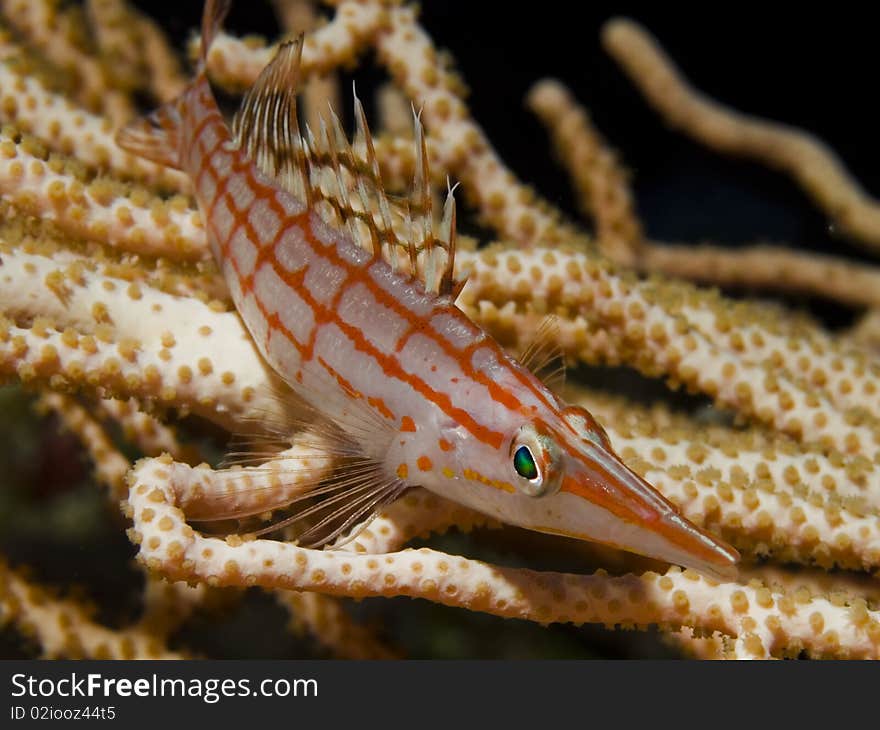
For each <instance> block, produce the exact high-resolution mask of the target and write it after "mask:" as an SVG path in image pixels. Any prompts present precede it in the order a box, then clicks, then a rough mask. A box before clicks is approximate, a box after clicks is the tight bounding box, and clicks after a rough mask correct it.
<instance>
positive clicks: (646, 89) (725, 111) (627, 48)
mask: <svg viewBox="0 0 880 730" xmlns="http://www.w3.org/2000/svg"><path fill="white" fill-rule="evenodd" d="M602 40H603V42H604V44H605V48H606V49H607V50H608V52H609V53H610V54H611V55H612V56H613V57H614V59H615V60H616V61H617V62H618V63H619V64H620V65H621V66H622V68H623V69H624V71H626V73H627V74H629V76H630V78H631V79H632V80H633V82H634V83H635V84H636V86H637V87H638V88H639V90H640V91H641V92H642V94H644V96H645V98H646V99H647V100H648V102H649V103H650V104H651V106H652V107H654V108H655V109H656V110H657V111H658V112H659V113H660V114H661V115H662V116H663V118H664V119H665V120H666V121H667V122H668V123H669V124H670V125H672V126H673V127H675V128H676V129H679V130H681V131H682V132H684V133H685V134H687V135H689V136H691V137H693V138H694V139H697V140H699V141H700V142H701V143H703V144H705V145H706V146H708V147H711V148H713V149H716V150H718V151H719V152H725V153H729V154H736V155H742V156H745V157H750V158H752V159H755V160H758V161H759V162H762V163H764V164H766V165H769V166H771V167H776V168H778V169H780V170H782V171H783V172H785V173H787V174H788V175H790V176H791V177H792V178H793V179H794V180H795V181H796V182H797V183H798V184H799V185H800V186H801V187H802V188H803V190H804V191H805V192H806V193H807V194H808V195H809V196H810V197H811V198H813V200H814V201H815V202H816V204H817V205H818V206H819V207H820V208H822V210H824V211H825V213H826V214H827V215H828V216H829V217H830V218H831V219H832V220H833V221H834V222H835V224H836V225H837V226H838V227H839V228H840V230H841V231H843V232H845V233H847V234H849V235H850V236H853V237H854V238H855V239H857V240H859V241H861V242H862V243H864V244H865V245H866V246H868V247H870V248H871V249H873V250H877V249H878V248H880V205H878V203H877V202H876V201H875V200H874V199H873V198H871V197H870V196H869V195H868V194H867V193H865V192H864V190H862V189H861V187H860V186H859V184H858V183H857V182H856V181H855V180H854V179H853V177H852V176H851V175H850V174H849V172H847V170H846V169H845V168H844V166H843V164H842V163H841V162H840V161H839V160H838V159H837V157H836V155H835V154H834V153H833V152H832V151H831V150H830V149H829V148H828V147H827V145H825V144H824V143H822V142H820V141H819V140H818V139H816V137H814V136H813V135H811V134H809V133H807V132H805V131H803V130H800V129H797V128H795V127H790V126H787V125H783V124H777V123H774V122H768V121H765V120H762V119H757V118H755V117H751V116H748V115H746V114H742V113H740V112H737V111H734V110H732V109H729V108H728V107H725V106H723V105H722V104H719V103H718V102H716V101H713V100H711V99H709V98H707V97H705V96H703V95H702V94H700V93H699V92H697V91H695V90H694V89H692V88H691V87H690V86H688V85H687V83H686V82H685V81H684V79H683V77H682V76H681V74H680V73H679V71H678V70H677V69H676V68H675V66H674V65H673V63H672V61H671V60H670V59H669V57H668V56H667V55H666V54H665V53H664V52H663V50H662V49H661V48H660V46H659V45H658V44H657V42H656V41H655V40H654V39H653V38H652V37H651V36H650V35H649V34H648V32H647V31H645V30H644V29H643V28H642V27H641V26H639V25H638V24H637V23H634V22H632V21H630V20H624V19H616V20H613V21H610V22H609V23H608V24H607V25H606V26H605V28H604V30H603V32H602Z"/></svg>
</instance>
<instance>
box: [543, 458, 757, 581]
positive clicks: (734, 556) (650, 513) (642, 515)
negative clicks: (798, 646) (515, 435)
mask: <svg viewBox="0 0 880 730" xmlns="http://www.w3.org/2000/svg"><path fill="white" fill-rule="evenodd" d="M577 451H578V453H577V454H576V455H571V454H569V455H567V459H566V460H567V461H568V462H569V463H567V464H566V468H565V474H566V476H565V477H564V479H563V481H562V485H561V488H560V490H559V492H558V493H557V495H555V497H554V498H553V499H554V501H556V502H557V505H556V507H557V508H556V509H555V510H554V513H555V517H556V519H554V520H553V522H554V524H553V525H550V526H547V527H543V526H536V528H535V529H538V530H541V531H543V532H553V533H557V534H564V535H568V536H570V537H577V538H580V539H584V540H592V541H595V542H601V543H603V544H606V545H610V546H612V547H616V548H620V549H623V550H626V551H628V552H633V553H637V554H639V555H644V556H646V557H650V558H656V559H658V560H663V561H665V562H669V563H673V564H675V565H681V566H684V567H686V568H691V569H693V570H696V571H697V572H699V573H701V574H702V575H705V576H706V577H708V578H712V579H713V580H717V581H722V582H724V581H730V580H734V579H735V578H736V576H737V567H736V566H737V563H738V561H739V558H740V555H739V553H738V552H737V551H736V549H735V548H733V547H731V546H730V545H728V544H727V543H726V542H724V541H723V540H721V539H720V538H718V537H716V536H715V535H713V534H711V533H710V532H708V531H707V530H705V529H703V528H702V527H699V526H698V525H696V524H694V523H693V522H691V521H690V520H688V519H687V518H686V517H684V516H683V515H682V514H681V512H680V511H679V510H678V508H677V507H676V506H675V505H674V504H672V503H671V502H670V501H669V500H667V499H666V498H665V497H664V496H663V495H662V494H660V492H658V491H657V490H656V489H655V488H654V487H652V486H651V485H650V484H649V483H648V482H647V481H645V480H644V479H643V478H642V477H640V476H639V475H638V474H636V473H635V472H634V471H632V470H631V469H629V468H628V467H627V466H626V465H625V464H624V463H623V462H622V461H621V460H620V459H619V457H617V455H616V454H613V453H611V452H608V451H606V450H605V449H603V448H601V447H599V446H598V445H594V444H591V443H584V444H583V445H582V446H581V447H580V448H578V450H577Z"/></svg>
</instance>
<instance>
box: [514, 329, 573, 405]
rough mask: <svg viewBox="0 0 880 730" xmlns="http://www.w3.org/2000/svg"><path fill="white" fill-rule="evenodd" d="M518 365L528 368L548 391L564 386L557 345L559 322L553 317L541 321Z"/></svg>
mask: <svg viewBox="0 0 880 730" xmlns="http://www.w3.org/2000/svg"><path fill="white" fill-rule="evenodd" d="M519 363H520V365H522V366H523V367H525V368H528V369H529V370H530V371H531V372H532V374H533V375H534V376H535V377H536V378H538V379H539V380H541V381H542V382H543V383H544V385H546V386H547V387H548V388H550V390H554V391H558V390H559V389H560V388H562V386H564V385H565V360H564V357H563V351H562V346H561V345H560V344H559V322H558V321H557V320H556V317H554V316H553V315H547V316H546V317H544V319H542V320H541V324H540V325H538V329H537V330H536V331H535V337H534V339H533V340H532V341H531V342H530V343H529V346H528V347H526V349H525V350H523V352H522V355H520V356H519Z"/></svg>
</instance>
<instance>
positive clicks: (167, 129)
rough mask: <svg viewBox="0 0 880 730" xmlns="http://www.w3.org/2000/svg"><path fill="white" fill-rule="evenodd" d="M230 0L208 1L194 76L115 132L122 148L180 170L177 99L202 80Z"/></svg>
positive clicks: (182, 97) (179, 103)
mask: <svg viewBox="0 0 880 730" xmlns="http://www.w3.org/2000/svg"><path fill="white" fill-rule="evenodd" d="M230 4H231V3H230V0H208V1H207V2H206V3H205V9H204V12H203V14H202V48H201V54H200V57H199V65H198V69H197V74H196V78H195V79H194V80H193V82H192V83H191V84H190V85H189V86H188V87H187V88H186V89H185V90H184V92H183V93H182V94H181V95H180V96H178V97H177V98H176V99H173V100H172V101H169V102H168V103H166V104H164V105H163V106H161V107H159V108H158V109H156V110H155V111H153V112H151V113H150V114H147V115H146V116H143V117H140V118H139V119H136V120H134V121H133V122H131V123H130V124H127V125H126V126H125V127H123V128H122V129H120V130H119V131H118V132H117V133H116V143H117V144H118V145H119V146H120V147H122V148H123V149H125V150H127V151H129V152H131V153H133V154H136V155H138V156H140V157H143V158H145V159H148V160H152V161H153V162H157V163H159V164H160V165H166V166H167V167H173V168H175V169H178V170H179V169H180V168H181V167H182V159H181V151H182V150H181V118H182V115H181V102H182V101H183V99H184V98H185V97H186V96H187V95H188V94H189V93H190V91H191V90H192V88H193V87H194V86H197V85H199V84H200V83H203V82H204V81H205V68H206V65H207V59H208V51H209V50H210V48H211V44H212V43H213V42H214V39H215V38H216V37H217V34H218V33H219V32H220V28H221V26H222V23H223V20H224V18H225V17H226V15H227V14H228V12H229V6H230Z"/></svg>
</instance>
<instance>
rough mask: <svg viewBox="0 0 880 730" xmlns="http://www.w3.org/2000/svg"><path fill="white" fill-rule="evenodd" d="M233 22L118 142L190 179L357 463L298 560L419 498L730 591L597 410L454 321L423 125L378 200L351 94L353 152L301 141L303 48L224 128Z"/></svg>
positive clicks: (265, 337) (267, 343) (279, 341)
mask: <svg viewBox="0 0 880 730" xmlns="http://www.w3.org/2000/svg"><path fill="white" fill-rule="evenodd" d="M227 6H228V3H227V2H214V1H213V0H209V1H208V2H207V4H206V7H205V11H204V16H203V20H202V48H201V57H200V60H199V65H198V68H197V74H196V77H195V79H194V81H193V82H192V83H191V84H190V86H189V87H188V88H187V89H186V90H185V91H184V92H183V93H182V95H181V96H179V97H178V98H177V99H176V100H174V101H172V102H170V103H168V104H166V105H165V106H163V107H161V108H159V109H158V110H156V111H154V112H153V113H152V114H151V115H149V116H147V117H145V118H143V119H141V120H138V121H136V122H134V123H132V124H130V125H129V126H128V127H126V128H124V129H123V130H121V131H120V133H119V134H118V137H117V139H118V142H119V143H120V144H121V145H122V146H123V147H125V148H126V149H128V150H130V151H132V152H135V153H137V154H140V155H141V156H143V157H146V158H149V159H152V160H154V161H157V162H160V163H163V164H166V165H169V166H172V167H175V168H178V169H181V170H184V171H185V172H186V173H187V174H188V175H189V176H190V177H191V179H192V181H193V184H194V190H195V196H196V198H197V201H198V204H199V208H200V210H201V213H202V215H203V218H204V220H205V222H206V229H207V234H208V238H209V240H210V245H211V249H212V252H213V254H214V257H215V258H216V261H217V264H218V266H219V267H220V268H221V270H222V271H223V274H224V276H225V278H226V281H227V283H228V286H229V289H230V291H231V294H232V299H233V301H234V303H235V306H236V307H237V309H238V312H239V314H240V316H241V318H242V320H243V321H244V323H245V325H246V326H247V328H248V330H249V331H250V333H251V335H252V337H253V339H254V341H255V343H256V345H257V347H258V349H259V351H260V353H261V355H262V356H263V357H264V358H265V360H266V361H267V362H268V363H269V364H270V365H271V367H272V368H274V369H275V370H276V371H277V372H278V374H279V375H280V376H281V377H282V378H283V379H284V380H285V381H286V383H287V384H289V386H290V388H291V389H292V390H293V392H294V394H295V396H296V397H297V398H298V399H300V400H301V401H302V402H304V403H305V404H306V405H307V407H309V408H310V409H311V412H312V414H313V416H314V418H316V419H318V420H319V421H320V422H321V423H322V424H324V426H323V431H322V432H323V433H324V434H325V435H326V434H332V435H333V439H334V440H335V443H336V444H337V445H338V446H339V449H338V453H341V454H343V455H344V456H345V458H343V459H340V460H339V465H338V466H337V467H336V469H337V471H336V473H334V474H333V476H332V477H331V478H329V480H324V481H322V482H320V483H319V484H316V485H314V489H313V490H312V491H311V492H309V491H308V490H307V491H306V494H309V495H310V498H311V499H312V500H316V501H318V502H319V503H320V502H321V501H322V500H323V501H324V502H325V512H324V513H323V514H324V516H323V517H322V519H321V520H320V521H319V522H318V524H317V525H315V524H312V525H310V526H309V527H308V529H307V530H306V531H305V532H304V533H302V534H300V535H299V540H300V542H301V544H311V545H327V544H329V543H330V542H331V541H332V540H333V539H335V538H338V537H339V536H340V535H342V534H343V533H344V532H345V531H351V530H353V529H354V530H356V529H357V527H358V526H360V525H363V524H365V522H366V521H367V520H368V518H369V517H370V516H371V515H372V514H374V513H375V512H376V511H377V510H378V509H380V508H381V507H383V506H385V505H387V504H388V503H389V502H391V501H393V500H394V499H396V498H397V497H398V496H399V495H400V494H401V493H402V492H403V491H404V490H405V489H407V488H408V487H413V486H422V487H425V488H427V489H429V490H431V491H433V492H436V493H437V494H440V495H442V496H444V497H447V498H449V499H452V500H455V501H458V502H459V503H462V504H464V505H467V506H469V507H472V508H474V509H476V510H479V511H482V512H484V513H486V514H488V515H491V516H493V517H496V518H498V519H499V520H501V521H503V522H507V523H510V524H515V525H519V526H522V527H526V528H530V529H532V530H537V531H541V532H548V533H554V534H558V535H564V536H568V537H575V538H579V539H583V540H592V541H597V542H601V543H605V544H608V545H611V546H615V547H618V548H622V549H625V550H628V551H631V552H636V553H639V554H642V555H647V556H650V557H654V558H658V559H660V560H664V561H667V562H671V563H676V564H680V565H684V566H687V567H690V568H693V569H695V570H697V571H700V572H702V573H704V574H706V575H709V576H711V577H714V578H718V579H729V578H731V577H732V576H733V575H735V574H736V567H735V566H736V563H737V560H738V559H739V555H738V554H737V552H736V550H734V549H733V548H732V547H730V546H728V545H726V544H725V543H724V542H722V541H721V540H719V539H718V538H716V537H714V536H713V535H711V534H710V533H708V532H706V531H704V530H703V529H701V528H700V527H698V526H696V525H694V524H692V523H691V522H689V521H688V520H687V519H685V518H684V517H683V516H682V515H681V514H680V512H679V511H678V510H677V509H676V507H675V506H674V505H673V504H671V503H670V502H669V501H667V500H666V499H665V498H664V497H663V496H662V495H660V494H659V493H658V492H657V491H656V490H655V489H654V488H653V487H652V486H651V485H649V484H648V483H647V482H646V481H645V480H643V479H642V478H641V477H640V476H638V475H637V474H635V473H634V472H633V471H631V470H630V469H628V468H627V467H626V466H625V465H624V464H623V462H622V461H621V459H620V458H619V457H618V456H617V455H616V454H615V453H614V451H613V449H612V446H611V443H610V441H609V439H608V437H607V435H606V434H605V431H604V430H603V429H602V427H601V426H600V425H599V424H598V423H597V422H596V420H595V419H594V418H593V417H592V416H591V415H590V414H589V413H588V412H587V411H586V410H585V409H583V408H580V407H577V406H569V405H567V404H565V403H564V402H563V401H562V400H561V399H560V398H559V397H557V396H556V395H555V394H554V393H553V392H552V390H551V389H550V388H549V387H547V386H546V385H545V384H544V382H543V381H542V380H541V379H540V378H539V377H538V376H537V375H536V374H534V373H533V372H532V371H531V370H530V369H529V368H528V367H527V363H525V362H524V361H522V362H520V361H517V360H516V359H514V358H513V357H511V356H510V355H509V354H507V353H506V352H505V351H504V350H503V349H502V348H501V346H500V345H499V344H498V343H497V342H495V341H494V340H493V339H492V338H491V337H490V336H489V335H487V334H486V333H485V332H484V331H483V330H482V329H481V328H480V327H478V326H476V325H475V324H474V323H473V322H471V321H470V320H469V319H468V317H467V316H466V315H465V314H464V313H463V312H462V311H461V310H459V309H458V308H457V307H456V306H455V298H456V294H457V292H458V289H459V286H460V283H459V282H456V280H455V278H454V276H453V266H454V252H455V237H454V230H455V220H454V218H455V213H454V203H453V201H452V196H451V193H450V194H449V195H448V196H447V202H446V205H445V206H444V213H443V220H442V222H441V224H440V227H439V228H440V231H439V235H438V236H434V234H433V233H432V223H431V202H430V197H431V196H430V191H429V189H428V185H429V182H428V179H427V169H426V167H427V162H426V155H425V145H424V137H423V134H422V131H421V127H420V125H419V123H418V119H417V118H416V119H415V137H416V139H415V144H416V156H417V158H418V162H417V168H418V170H419V171H418V172H417V173H416V176H415V177H416V179H415V181H414V188H415V190H414V193H413V195H411V196H410V198H411V199H410V200H408V201H405V202H404V203H401V202H399V201H397V200H395V199H393V198H391V197H390V196H386V195H385V194H384V193H383V192H382V186H381V182H380V180H379V176H378V166H377V164H376V159H375V156H374V153H373V150H372V143H371V141H370V136H369V131H368V129H367V126H366V122H365V120H364V114H363V110H362V108H361V106H360V104H359V102H358V101H357V99H356V98H355V117H356V121H357V130H356V134H355V138H354V142H353V145H350V144H349V143H348V141H347V140H346V139H345V137H344V135H343V133H342V129H341V125H340V124H339V121H338V119H337V118H336V117H335V115H332V114H331V117H330V121H329V123H328V124H326V125H322V127H321V129H320V130H318V131H317V132H313V131H312V130H310V129H309V128H308V127H305V128H303V132H302V133H301V130H300V127H299V125H298V122H297V111H296V87H297V82H298V76H299V59H300V55H301V46H302V39H301V38H300V39H298V40H296V41H293V42H288V43H285V44H283V45H282V46H281V47H280V48H279V50H278V52H277V54H276V56H275V57H274V59H273V60H272V62H271V63H270V64H269V65H268V66H267V67H266V68H265V69H264V70H263V72H262V73H261V75H260V76H259V78H258V79H257V81H256V82H255V83H254V85H253V87H252V88H251V89H250V91H248V92H247V94H246V95H245V97H244V99H243V102H242V105H241V108H240V110H239V111H238V113H237V115H236V116H235V119H234V121H233V124H232V126H231V128H230V127H229V126H227V124H226V122H225V121H224V118H223V116H222V114H221V112H220V110H219V108H218V105H217V103H216V100H215V97H214V95H213V92H212V90H211V87H210V85H209V82H208V78H207V74H206V58H207V53H208V49H209V47H210V45H211V41H212V40H213V39H214V38H215V36H216V35H217V33H218V32H219V28H220V25H221V23H222V20H223V18H224V17H225V14H226V11H227V9H228V7H227ZM355 148H359V149H361V150H364V149H365V150H366V153H365V154H362V155H360V156H356V155H354V154H353V152H352V150H353V149H355ZM334 185H335V191H334V194H333V195H329V194H328V193H327V190H328V189H329V188H334ZM358 201H360V203H358ZM328 209H329V210H330V214H327V213H326V211H327V210H328ZM322 210H324V213H323V214H322V212H321V211H322ZM370 211H378V212H376V213H375V214H374V213H372V212H370ZM538 349H540V348H538ZM306 504H307V505H312V504H313V502H309V501H306ZM309 510H314V507H313V506H309ZM299 516H300V517H301V516H303V513H302V512H300V513H299ZM294 517H297V514H296V513H295V514H294Z"/></svg>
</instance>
